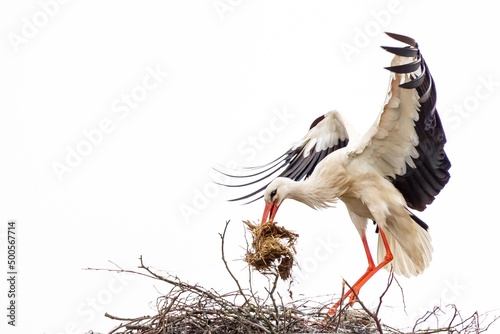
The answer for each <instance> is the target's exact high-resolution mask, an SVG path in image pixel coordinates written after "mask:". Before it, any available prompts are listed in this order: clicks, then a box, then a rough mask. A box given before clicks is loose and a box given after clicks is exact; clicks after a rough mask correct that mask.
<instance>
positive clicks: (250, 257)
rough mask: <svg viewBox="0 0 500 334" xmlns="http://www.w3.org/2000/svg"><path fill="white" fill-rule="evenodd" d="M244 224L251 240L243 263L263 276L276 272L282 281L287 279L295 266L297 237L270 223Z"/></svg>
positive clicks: (295, 234) (247, 222)
mask: <svg viewBox="0 0 500 334" xmlns="http://www.w3.org/2000/svg"><path fill="white" fill-rule="evenodd" d="M244 223H245V224H246V225H247V227H248V230H249V231H250V232H251V234H252V239H253V240H252V244H251V248H250V249H248V250H247V254H246V256H245V261H246V262H247V263H248V264H249V265H250V266H252V267H253V268H255V269H256V270H258V271H259V272H261V273H263V274H273V273H274V272H276V270H277V272H278V274H279V276H280V277H281V279H282V280H287V279H289V278H290V277H291V276H292V274H291V272H292V267H293V265H294V264H295V259H294V255H295V254H296V253H297V251H296V250H295V243H296V242H297V238H298V237H299V235H298V234H297V233H294V232H291V231H288V230H287V229H286V228H284V227H282V226H278V225H277V224H276V222H272V221H268V222H265V223H263V224H253V223H251V222H250V221H244Z"/></svg>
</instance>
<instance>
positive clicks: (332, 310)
mask: <svg viewBox="0 0 500 334" xmlns="http://www.w3.org/2000/svg"><path fill="white" fill-rule="evenodd" d="M360 288H361V287H356V286H353V290H354V292H355V293H353V292H352V290H351V289H349V291H347V292H346V293H345V294H344V296H343V297H342V298H341V299H339V300H338V301H337V302H336V303H335V304H334V305H333V306H332V307H331V308H330V310H328V315H329V316H334V315H335V314H336V313H337V310H338V309H339V307H340V305H341V304H342V302H343V301H345V300H347V297H349V302H348V303H347V305H346V307H349V306H352V305H354V303H355V302H356V299H357V298H356V296H357V295H358V293H359V289H360Z"/></svg>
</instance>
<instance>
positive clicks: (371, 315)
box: [344, 280, 384, 334]
mask: <svg viewBox="0 0 500 334" xmlns="http://www.w3.org/2000/svg"><path fill="white" fill-rule="evenodd" d="M344 282H345V284H347V286H348V287H349V289H351V291H352V293H353V294H354V297H355V298H356V302H358V303H359V304H360V305H361V307H362V308H363V310H365V312H366V314H368V315H369V316H370V317H371V318H373V320H374V321H375V324H376V325H377V329H378V331H379V333H380V334H384V332H383V331H382V326H381V325H380V321H379V319H378V317H377V316H376V315H374V314H373V313H372V312H371V311H370V310H369V309H368V308H367V307H366V306H365V304H363V302H362V301H361V300H360V299H359V297H358V294H357V293H356V291H354V290H353V288H352V287H351V286H350V285H349V283H347V282H346V281H345V280H344Z"/></svg>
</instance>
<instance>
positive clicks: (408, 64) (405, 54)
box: [349, 33, 451, 211]
mask: <svg viewBox="0 0 500 334" xmlns="http://www.w3.org/2000/svg"><path fill="white" fill-rule="evenodd" d="M387 34H388V35H389V36H390V37H392V38H394V39H396V40H398V41H401V42H403V43H405V44H407V45H408V46H406V47H383V48H384V49H385V50H387V51H389V52H391V53H393V54H395V56H394V59H393V60H392V63H391V66H390V67H387V69H388V70H390V71H391V83H390V89H389V92H388V95H387V99H386V103H385V106H384V108H383V111H382V113H381V114H380V116H379V118H378V119H377V121H376V122H375V124H374V125H373V126H372V127H371V128H370V129H369V130H368V132H367V133H366V135H365V136H364V137H363V138H362V139H361V142H360V145H359V146H358V147H357V148H356V149H355V150H353V151H352V152H350V153H349V157H350V158H351V159H364V160H365V161H366V162H368V163H370V164H372V165H373V166H375V167H376V168H377V169H378V170H379V171H380V173H381V174H383V175H384V176H385V177H388V178H389V179H390V180H391V181H392V182H393V184H394V186H395V187H396V188H397V189H398V190H399V191H400V192H401V193H402V194H403V196H404V198H405V200H406V202H407V204H408V206H409V207H410V208H412V209H415V210H419V211H423V210H424V209H425V208H426V206H427V205H428V204H431V203H432V201H433V200H434V198H435V196H436V195H437V194H439V192H440V191H441V190H442V189H443V188H444V186H445V185H446V183H448V180H449V178H450V174H449V169H450V167H451V164H450V161H449V160H448V157H447V156H446V153H445V152H444V145H445V143H446V137H445V134H444V130H443V126H442V124H441V120H440V119H439V115H438V113H437V110H436V87H435V85H434V80H433V79H432V76H431V74H430V72H429V68H428V66H427V64H426V63H425V60H424V59H423V58H422V55H421V53H420V50H419V49H418V45H417V43H416V42H415V40H413V39H411V38H409V37H406V36H402V35H397V34H392V33H387Z"/></svg>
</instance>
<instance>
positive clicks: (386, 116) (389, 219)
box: [226, 34, 451, 314]
mask: <svg viewBox="0 0 500 334" xmlns="http://www.w3.org/2000/svg"><path fill="white" fill-rule="evenodd" d="M389 36H391V37H393V38H394V39H397V40H399V41H401V42H403V43H406V44H408V45H409V46H407V47H404V48H394V47H384V49H386V50H387V51H389V52H392V53H394V54H395V57H394V59H393V61H392V63H391V67H388V68H387V69H389V70H390V71H391V72H392V75H391V84H390V88H389V93H388V95H387V98H386V102H385V105H384V108H383V110H382V113H381V114H380V115H379V117H378V119H377V120H376V122H375V124H374V125H373V126H372V127H371V128H370V129H369V130H368V132H367V133H366V134H365V135H364V136H363V137H362V138H360V139H359V140H358V138H357V136H356V135H355V134H354V131H353V130H352V128H351V126H350V125H349V123H347V122H346V120H345V119H344V117H343V116H342V115H341V114H340V113H339V112H337V111H331V112H328V113H327V114H325V115H323V116H320V117H319V118H317V119H316V120H315V121H314V122H313V123H312V125H311V127H310V129H309V132H308V133H307V134H306V136H304V138H303V139H302V140H301V141H300V142H298V143H297V144H296V145H295V146H293V147H292V148H291V149H290V150H288V151H287V152H286V153H285V154H284V155H282V156H281V157H280V158H278V159H276V160H274V161H273V162H271V163H270V164H268V165H265V166H261V167H257V168H255V170H259V169H263V170H261V171H258V172H256V173H251V174H249V175H243V176H241V175H240V176H234V177H238V178H241V177H255V176H258V177H260V176H261V175H262V174H264V177H262V178H260V179H257V180H254V181H252V182H250V183H247V184H240V185H228V186H232V187H235V186H236V187H239V186H246V185H250V184H254V183H257V182H259V181H261V180H263V179H265V178H267V177H272V176H273V175H275V174H276V173H278V172H279V173H280V174H279V175H278V177H277V178H276V179H274V180H273V181H272V182H270V183H269V184H268V185H267V186H264V187H262V188H260V189H258V190H257V191H254V192H253V193H251V194H249V195H246V196H243V197H240V198H237V199H235V200H242V199H248V198H250V197H251V196H255V195H258V194H260V193H261V192H262V191H263V190H264V189H265V192H264V195H263V197H264V201H265V203H266V207H265V210H264V215H263V217H262V222H265V221H267V220H273V219H274V216H275V215H276V212H277V210H278V208H279V206H280V205H281V203H282V202H283V200H284V199H286V198H290V199H294V200H296V201H299V202H302V203H304V204H306V205H308V206H310V207H312V208H314V209H321V208H326V207H329V206H331V204H333V203H335V202H336V201H338V200H341V201H342V202H344V203H345V205H346V207H347V209H348V211H349V215H350V217H351V220H352V222H353V223H354V225H355V227H356V229H357V230H358V232H359V234H360V237H361V240H362V242H363V246H364V249H365V252H366V256H367V260H368V268H367V270H366V272H365V274H364V275H363V276H361V278H360V279H359V280H358V281H357V282H356V283H355V284H354V285H353V290H354V291H356V292H358V291H359V289H360V288H361V287H362V286H363V285H364V284H365V283H366V282H367V281H368V279H370V277H372V276H373V275H374V274H375V273H376V272H377V271H378V270H379V269H381V268H383V267H385V266H386V265H387V264H388V263H391V264H392V268H393V270H394V272H395V273H396V274H402V275H405V276H408V277H409V276H415V275H419V274H421V273H422V272H423V271H424V270H425V268H427V267H428V265H429V263H430V261H431V257H432V250H433V249H432V245H431V238H430V235H429V233H428V226H427V224H425V223H424V222H423V221H421V220H420V219H418V218H417V217H416V216H415V215H414V214H413V213H412V212H411V211H410V209H414V210H418V211H423V210H424V209H425V208H426V206H427V205H429V204H431V203H432V202H433V200H434V198H435V196H436V195H437V194H438V193H439V192H440V191H441V190H442V189H443V187H444V186H445V185H446V183H447V182H448V180H449V177H450V175H449V172H448V170H449V168H450V166H451V164H450V162H449V160H448V158H447V156H446V154H445V152H444V144H445V143H446V138H445V135H444V131H443V128H442V125H441V122H440V120H439V116H438V114H437V111H436V90H435V85H434V81H433V79H432V77H431V76H430V73H429V70H428V67H427V65H426V64H425V61H424V60H423V58H422V57H421V54H420V50H419V49H418V46H417V44H416V43H415V41H414V40H413V39H411V38H408V37H405V36H401V35H396V34H389ZM266 173H267V175H266ZM226 175H227V174H226ZM229 176H232V175H229ZM259 198H260V197H259ZM257 199H258V198H257ZM368 220H373V221H374V222H376V224H377V231H378V232H379V242H378V250H377V255H378V261H379V263H378V265H375V263H374V261H373V259H372V256H371V252H370V249H369V247H368V242H367V239H366V228H367V222H368ZM349 295H351V301H352V298H353V294H352V291H348V292H347V293H346V295H345V296H344V298H346V297H348V296H349ZM339 303H340V301H339V302H338V303H337V304H335V305H334V307H333V308H332V309H331V310H330V312H329V313H330V314H332V313H333V312H334V311H335V309H336V308H337V307H338V305H339Z"/></svg>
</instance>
